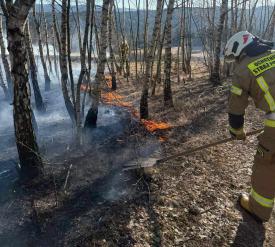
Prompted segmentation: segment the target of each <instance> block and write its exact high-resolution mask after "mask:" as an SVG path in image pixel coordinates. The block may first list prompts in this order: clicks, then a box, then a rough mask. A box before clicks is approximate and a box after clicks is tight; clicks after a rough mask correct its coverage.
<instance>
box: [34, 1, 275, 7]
mask: <svg viewBox="0 0 275 247" xmlns="http://www.w3.org/2000/svg"><path fill="white" fill-rule="evenodd" d="M56 1H57V2H58V3H60V4H61V0H56ZM114 1H115V4H116V5H117V6H118V7H119V8H123V2H124V4H125V6H124V7H125V9H129V4H130V8H131V9H136V8H137V3H138V2H139V1H140V8H141V9H145V7H146V0H114ZM148 1H149V9H156V5H157V0H148ZM165 1H166V2H168V0H165ZM255 1H257V0H252V1H247V2H250V3H251V5H253V4H254V2H255ZM267 1H268V2H269V5H273V4H275V0H267ZM37 2H39V1H37ZM74 2H75V0H71V4H74ZM78 2H79V4H85V3H86V0H78ZM102 2H103V0H96V4H97V5H99V6H101V5H102ZM176 2H178V3H181V0H178V1H177V0H176ZM193 2H194V6H201V5H202V2H203V1H202V0H194V1H193ZM206 2H207V1H206ZM208 2H212V0H208ZM220 2H221V0H217V5H220ZM230 2H231V1H229V4H230ZM262 2H265V1H261V0H258V6H261V4H262ZM43 3H51V1H50V0H43Z"/></svg>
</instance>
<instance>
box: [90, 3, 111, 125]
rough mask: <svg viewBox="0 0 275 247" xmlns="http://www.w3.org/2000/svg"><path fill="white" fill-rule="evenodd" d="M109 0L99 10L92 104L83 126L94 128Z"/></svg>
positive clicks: (106, 40) (105, 39) (103, 57)
mask: <svg viewBox="0 0 275 247" xmlns="http://www.w3.org/2000/svg"><path fill="white" fill-rule="evenodd" d="M110 1H111V0H104V1H103V6H102V12H101V31H100V47H99V56H98V64H97V71H96V75H95V83H94V85H93V90H92V104H91V107H90V109H89V111H88V114H87V116H86V120H85V128H94V127H96V124H97V115H98V105H99V98H100V92H101V83H103V81H104V70H105V64H106V50H107V46H108V37H107V29H108V28H107V24H108V11H109V5H110Z"/></svg>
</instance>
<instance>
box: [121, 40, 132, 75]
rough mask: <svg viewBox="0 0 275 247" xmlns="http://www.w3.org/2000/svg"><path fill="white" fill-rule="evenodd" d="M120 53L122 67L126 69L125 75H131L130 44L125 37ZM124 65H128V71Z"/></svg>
mask: <svg viewBox="0 0 275 247" xmlns="http://www.w3.org/2000/svg"><path fill="white" fill-rule="evenodd" d="M120 54H121V68H122V69H123V71H124V76H125V77H129V76H130V67H129V61H128V57H129V45H128V43H127V40H126V39H125V38H123V41H122V42H121V44H120ZM124 65H126V72H125V70H124Z"/></svg>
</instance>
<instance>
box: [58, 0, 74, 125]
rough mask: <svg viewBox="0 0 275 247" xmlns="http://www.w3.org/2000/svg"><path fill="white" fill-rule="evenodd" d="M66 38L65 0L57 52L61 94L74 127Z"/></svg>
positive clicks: (65, 0) (64, 0)
mask: <svg viewBox="0 0 275 247" xmlns="http://www.w3.org/2000/svg"><path fill="white" fill-rule="evenodd" d="M53 1H54V0H53ZM56 33H58V32H57V30H56ZM57 37H58V36H57ZM67 38H69V37H67V0H62V15H61V37H60V52H59V56H60V71H61V87H62V93H63V97H64V101H65V106H66V108H67V111H68V113H69V116H70V118H71V120H72V123H73V125H75V124H76V115H75V109H74V105H73V103H72V101H71V99H70V96H69V92H68V67H67Z"/></svg>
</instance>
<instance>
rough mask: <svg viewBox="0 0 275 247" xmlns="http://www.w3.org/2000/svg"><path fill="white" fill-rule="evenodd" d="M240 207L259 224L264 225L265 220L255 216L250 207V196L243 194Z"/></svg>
mask: <svg viewBox="0 0 275 247" xmlns="http://www.w3.org/2000/svg"><path fill="white" fill-rule="evenodd" d="M240 205H241V207H242V208H243V209H244V210H245V211H246V212H248V213H249V214H250V215H251V216H252V217H253V218H254V219H255V220H256V221H257V222H259V223H262V222H263V220H262V219H260V218H259V217H258V216H257V215H255V214H254V213H253V211H252V210H251V208H250V206H249V196H248V195H247V194H245V193H243V194H241V196H240Z"/></svg>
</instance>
